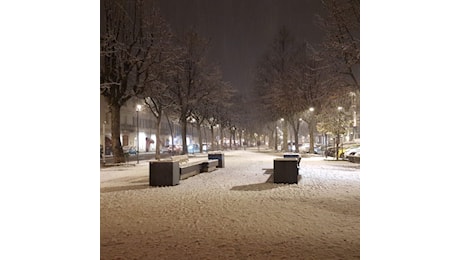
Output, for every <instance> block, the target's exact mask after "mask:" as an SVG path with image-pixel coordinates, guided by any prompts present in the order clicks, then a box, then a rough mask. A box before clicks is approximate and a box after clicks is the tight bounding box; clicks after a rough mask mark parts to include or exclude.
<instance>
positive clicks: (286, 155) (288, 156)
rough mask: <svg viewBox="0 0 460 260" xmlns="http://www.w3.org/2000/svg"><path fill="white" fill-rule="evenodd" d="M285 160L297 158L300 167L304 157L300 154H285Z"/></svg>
mask: <svg viewBox="0 0 460 260" xmlns="http://www.w3.org/2000/svg"><path fill="white" fill-rule="evenodd" d="M283 158H296V159H297V165H299V166H300V160H302V156H301V155H300V153H284V154H283Z"/></svg>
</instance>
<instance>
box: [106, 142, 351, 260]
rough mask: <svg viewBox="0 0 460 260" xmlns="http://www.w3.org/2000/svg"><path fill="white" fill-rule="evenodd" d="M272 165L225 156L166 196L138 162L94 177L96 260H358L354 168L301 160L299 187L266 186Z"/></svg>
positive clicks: (248, 156) (262, 157) (245, 154)
mask: <svg viewBox="0 0 460 260" xmlns="http://www.w3.org/2000/svg"><path fill="white" fill-rule="evenodd" d="M276 157H277V155H274V154H269V153H258V152H254V151H226V152H225V168H218V169H217V170H216V171H214V172H210V173H201V174H199V175H196V176H193V177H190V178H188V179H186V180H181V181H180V184H179V185H177V186H171V187H150V186H149V185H148V183H149V181H148V176H149V166H148V162H147V161H141V162H140V163H139V164H138V165H135V166H132V165H131V166H118V167H110V168H102V169H101V171H100V174H101V177H100V178H101V193H100V199H101V200H100V235H101V236H100V253H101V259H359V258H360V165H359V164H353V163H349V162H346V161H333V160H325V159H324V158H323V157H313V158H302V160H301V167H300V171H299V173H300V175H301V178H300V180H299V183H298V184H275V183H273V177H272V172H273V159H274V158H276Z"/></svg>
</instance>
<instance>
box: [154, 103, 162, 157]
mask: <svg viewBox="0 0 460 260" xmlns="http://www.w3.org/2000/svg"><path fill="white" fill-rule="evenodd" d="M161 114H162V113H161V111H159V113H158V115H159V116H158V118H157V124H156V138H155V142H156V144H155V159H156V160H158V161H159V160H160V157H161V156H160V134H161V133H160V131H161Z"/></svg>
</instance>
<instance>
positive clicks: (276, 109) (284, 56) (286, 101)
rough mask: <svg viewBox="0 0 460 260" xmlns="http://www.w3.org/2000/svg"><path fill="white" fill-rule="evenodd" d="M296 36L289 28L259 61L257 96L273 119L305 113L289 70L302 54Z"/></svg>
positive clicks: (285, 145)
mask: <svg viewBox="0 0 460 260" xmlns="http://www.w3.org/2000/svg"><path fill="white" fill-rule="evenodd" d="M298 51H299V49H298V47H297V46H296V45H295V41H294V38H293V36H292V35H291V34H290V32H289V31H288V30H287V28H286V27H282V28H281V30H280V31H279V32H278V34H277V35H276V37H275V39H274V41H273V44H272V46H271V48H270V50H269V51H268V52H267V54H266V55H265V56H264V57H263V59H262V60H261V61H260V62H259V64H258V68H257V76H256V93H257V95H258V96H259V100H260V101H259V103H260V104H261V105H262V108H263V110H265V111H267V112H268V113H269V114H270V115H271V117H272V118H273V116H275V117H276V118H280V117H283V118H284V117H286V118H288V117H292V116H294V114H295V113H297V112H299V111H301V107H299V106H301V105H302V104H301V103H300V102H299V100H298V98H297V97H296V96H295V92H293V90H294V89H293V86H292V84H289V82H288V81H287V76H288V71H289V69H290V67H291V66H292V65H293V64H294V60H295V58H296V56H297V54H298ZM287 126H288V120H284V123H283V149H282V150H287V149H288V147H287V145H288V144H287V139H288V136H287V132H288V129H287Z"/></svg>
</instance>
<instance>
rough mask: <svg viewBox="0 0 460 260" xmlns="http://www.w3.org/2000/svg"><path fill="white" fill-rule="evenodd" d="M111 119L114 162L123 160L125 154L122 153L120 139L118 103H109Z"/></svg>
mask: <svg viewBox="0 0 460 260" xmlns="http://www.w3.org/2000/svg"><path fill="white" fill-rule="evenodd" d="M114 103H115V102H114ZM110 110H111V112H112V113H111V119H112V120H111V121H112V151H113V160H114V162H115V163H122V162H125V155H124V154H123V147H122V146H121V141H120V105H118V104H116V103H115V104H111V105H110Z"/></svg>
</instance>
